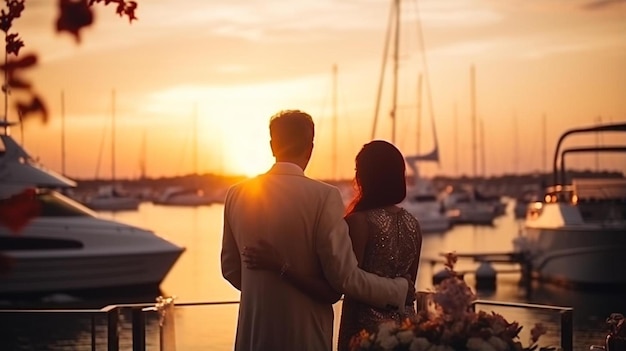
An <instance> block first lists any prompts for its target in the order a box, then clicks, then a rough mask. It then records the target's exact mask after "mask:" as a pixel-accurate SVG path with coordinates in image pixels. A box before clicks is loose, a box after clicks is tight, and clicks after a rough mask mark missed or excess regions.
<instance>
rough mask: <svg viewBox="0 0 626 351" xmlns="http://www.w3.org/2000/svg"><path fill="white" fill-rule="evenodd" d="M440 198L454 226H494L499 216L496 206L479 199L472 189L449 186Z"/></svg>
mask: <svg viewBox="0 0 626 351" xmlns="http://www.w3.org/2000/svg"><path fill="white" fill-rule="evenodd" d="M439 197H440V200H441V202H442V204H443V207H444V209H445V213H446V215H447V216H448V217H449V218H450V220H451V221H452V223H453V224H483V225H493V221H494V219H495V218H496V217H497V216H498V213H497V212H496V206H495V205H494V204H493V203H492V202H491V201H480V200H479V199H477V197H476V192H474V191H473V190H472V188H466V187H453V186H448V187H446V189H445V190H444V191H443V192H442V193H441V194H440V196H439Z"/></svg>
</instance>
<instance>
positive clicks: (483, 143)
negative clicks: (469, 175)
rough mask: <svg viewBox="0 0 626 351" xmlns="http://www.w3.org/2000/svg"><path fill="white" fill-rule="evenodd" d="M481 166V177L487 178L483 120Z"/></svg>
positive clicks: (483, 125) (481, 129)
mask: <svg viewBox="0 0 626 351" xmlns="http://www.w3.org/2000/svg"><path fill="white" fill-rule="evenodd" d="M480 166H481V175H482V176H483V177H486V176H487V174H486V170H487V166H486V159H485V124H484V121H483V119H482V118H481V119H480Z"/></svg>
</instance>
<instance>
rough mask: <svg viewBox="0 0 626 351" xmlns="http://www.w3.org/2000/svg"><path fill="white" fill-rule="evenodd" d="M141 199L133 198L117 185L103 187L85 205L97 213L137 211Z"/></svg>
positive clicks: (88, 198)
mask: <svg viewBox="0 0 626 351" xmlns="http://www.w3.org/2000/svg"><path fill="white" fill-rule="evenodd" d="M140 204H141V199H140V198H139V197H135V196H132V195H130V194H128V193H127V192H126V191H124V190H123V189H121V188H120V187H118V186H115V185H103V186H101V187H99V188H98V192H97V193H96V194H95V195H93V196H88V197H87V199H86V200H85V202H84V205H85V206H87V207H89V208H90V209H92V210H96V211H135V210H137V209H138V208H139V205H140Z"/></svg>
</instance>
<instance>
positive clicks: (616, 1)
mask: <svg viewBox="0 0 626 351" xmlns="http://www.w3.org/2000/svg"><path fill="white" fill-rule="evenodd" d="M624 4H626V0H594V1H590V2H587V3H586V4H584V5H583V6H582V8H583V9H585V10H601V9H605V8H608V7H614V6H619V5H624Z"/></svg>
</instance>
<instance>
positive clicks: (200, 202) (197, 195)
mask: <svg viewBox="0 0 626 351" xmlns="http://www.w3.org/2000/svg"><path fill="white" fill-rule="evenodd" d="M152 202H153V203H154V204H155V205H169V206H208V205H211V204H213V203H215V202H217V200H216V199H215V198H214V197H213V196H209V195H207V194H205V193H204V191H202V190H200V189H195V188H186V187H182V186H174V187H169V188H167V189H165V191H164V192H163V194H162V195H161V196H159V197H158V198H157V199H155V200H154V201H152Z"/></svg>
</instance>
